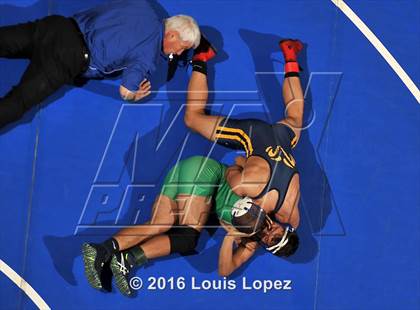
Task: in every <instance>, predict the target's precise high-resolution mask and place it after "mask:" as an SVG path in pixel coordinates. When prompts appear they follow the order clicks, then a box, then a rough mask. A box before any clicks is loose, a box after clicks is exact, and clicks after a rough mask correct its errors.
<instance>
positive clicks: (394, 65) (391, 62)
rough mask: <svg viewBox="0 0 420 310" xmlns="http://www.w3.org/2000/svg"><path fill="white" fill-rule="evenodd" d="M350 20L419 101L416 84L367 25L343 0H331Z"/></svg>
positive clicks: (418, 101)
mask: <svg viewBox="0 0 420 310" xmlns="http://www.w3.org/2000/svg"><path fill="white" fill-rule="evenodd" d="M331 2H332V3H334V4H335V5H336V6H337V7H338V8H339V9H340V10H341V11H342V12H343V13H344V14H345V15H346V16H347V17H348V18H349V19H350V20H351V22H352V23H353V24H354V25H355V26H356V27H357V28H358V29H359V30H360V31H361V32H362V33H363V35H364V36H365V37H366V38H367V39H368V40H369V42H370V43H372V45H373V46H374V47H375V48H376V50H377V51H378V52H379V54H381V55H382V57H383V58H384V59H385V61H386V62H387V63H388V64H389V65H390V66H391V68H392V70H394V71H395V73H396V74H397V75H398V76H399V78H400V79H401V81H403V83H404V84H405V86H406V87H407V88H408V90H409V91H410V92H411V93H412V94H413V96H414V98H416V100H417V103H420V91H419V89H418V88H417V86H416V84H414V82H413V81H412V80H411V78H410V77H409V76H408V74H407V73H406V72H405V71H404V69H403V68H402V67H401V66H400V64H399V63H398V62H397V60H396V59H395V58H394V56H392V54H391V53H390V52H389V51H388V50H387V48H386V47H385V46H384V45H383V44H382V42H381V41H379V39H378V38H377V37H376V35H375V34H374V33H373V32H372V31H371V30H370V29H369V27H368V26H366V24H365V23H364V22H363V21H362V20H361V19H360V18H359V16H357V15H356V13H354V12H353V10H352V9H351V8H350V7H349V6H348V5H347V4H346V3H345V2H344V1H343V0H331Z"/></svg>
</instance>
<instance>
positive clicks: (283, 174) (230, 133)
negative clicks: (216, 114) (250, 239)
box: [216, 119, 298, 213]
mask: <svg viewBox="0 0 420 310" xmlns="http://www.w3.org/2000/svg"><path fill="white" fill-rule="evenodd" d="M216 139H217V143H218V144H221V145H223V146H226V147H229V148H232V149H236V150H239V149H241V150H244V151H245V152H246V156H247V157H251V156H258V157H261V158H263V159H265V160H266V161H267V163H268V164H269V166H270V180H269V182H268V183H267V185H266V186H265V188H264V189H263V191H262V192H261V193H260V194H259V195H258V196H257V197H251V198H253V199H258V198H260V197H262V196H263V195H265V194H266V193H268V192H269V191H271V190H273V189H275V190H277V192H278V194H279V198H278V200H277V204H276V207H275V209H274V210H273V212H274V213H276V212H277V211H278V210H279V209H280V207H281V205H282V204H283V201H284V197H285V196H286V192H287V189H288V187H289V183H290V181H291V179H292V177H293V175H294V174H295V173H298V170H297V168H296V161H295V159H294V158H293V156H292V154H291V151H292V148H293V147H294V146H295V145H296V142H297V137H296V136H295V134H294V132H293V130H292V129H291V128H289V127H288V126H287V125H284V124H281V123H278V124H274V125H270V124H267V123H266V122H263V121H261V120H256V119H245V120H235V119H229V120H227V121H226V119H224V120H222V121H221V123H220V126H218V127H217V129H216Z"/></svg>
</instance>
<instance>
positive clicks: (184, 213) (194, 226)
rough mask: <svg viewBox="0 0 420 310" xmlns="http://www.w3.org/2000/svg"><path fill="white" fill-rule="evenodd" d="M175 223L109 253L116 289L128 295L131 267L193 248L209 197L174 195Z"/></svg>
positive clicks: (205, 216)
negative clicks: (177, 215)
mask: <svg viewBox="0 0 420 310" xmlns="http://www.w3.org/2000/svg"><path fill="white" fill-rule="evenodd" d="M176 200H177V205H178V212H179V225H176V226H174V227H173V228H172V229H171V230H170V231H168V232H167V233H165V234H160V235H158V236H154V237H153V238H151V239H148V240H146V241H145V242H143V243H141V244H139V245H137V246H135V247H133V248H131V249H129V250H126V251H123V252H121V253H119V254H115V255H113V256H112V259H111V263H110V267H111V270H112V274H113V275H114V277H115V282H116V284H117V288H118V289H119V291H120V292H121V293H122V294H123V295H126V296H131V295H132V293H133V292H132V288H131V287H130V278H129V274H130V272H131V270H132V268H134V267H139V266H142V265H144V264H145V263H147V261H148V260H150V259H153V258H157V257H162V256H166V255H169V254H172V253H180V254H188V253H191V252H193V251H194V249H195V247H196V245H197V242H198V238H199V236H200V231H201V229H202V228H203V226H204V224H205V222H206V221H207V218H208V215H209V212H210V208H211V199H209V198H208V197H203V196H194V195H178V197H177V199H176Z"/></svg>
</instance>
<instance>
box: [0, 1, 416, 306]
mask: <svg viewBox="0 0 420 310" xmlns="http://www.w3.org/2000/svg"><path fill="white" fill-rule="evenodd" d="M100 2H102V1H99V0H95V1H94V0H84V1H82V0H0V25H9V24H15V23H19V22H25V21H28V20H33V19H35V18H39V17H43V16H45V15H52V14H61V15H66V16H68V15H72V14H73V13H75V12H77V11H79V10H82V9H85V8H88V7H91V6H94V5H95V4H98V3H100ZM160 4H161V13H162V15H166V14H169V15H174V14H180V13H183V14H187V15H191V16H193V17H194V18H196V19H197V21H198V23H199V24H200V25H201V26H202V29H203V31H204V33H205V34H206V35H207V37H209V39H210V41H212V42H214V44H215V45H216V46H217V47H218V48H219V55H218V58H217V59H216V61H214V63H215V65H214V70H213V69H211V67H210V75H209V89H210V90H211V91H212V93H211V96H210V104H209V106H210V107H211V109H212V111H214V112H215V113H222V114H231V115H233V116H237V117H242V118H245V117H248V118H249V117H253V118H259V119H263V120H267V121H269V122H274V121H277V120H279V119H280V118H281V117H282V115H283V114H282V113H283V101H282V95H281V83H282V81H283V72H282V71H283V58H282V56H281V53H280V51H279V48H278V46H277V42H278V41H279V40H280V39H281V38H285V37H292V38H300V39H301V40H302V41H303V42H305V43H306V49H305V52H304V55H303V57H302V58H301V59H303V62H302V67H303V68H304V70H305V71H304V72H303V74H302V84H303V87H304V89H305V124H306V125H307V127H308V128H307V130H305V131H303V133H302V136H301V139H300V142H299V145H298V147H297V148H296V153H295V155H296V156H295V157H296V160H297V163H298V167H299V170H300V173H301V191H302V196H301V204H300V210H301V224H300V227H299V235H300V239H301V245H300V248H299V250H298V251H297V253H296V254H295V255H294V256H292V257H290V258H288V259H287V260H284V259H279V258H277V257H274V256H272V255H270V254H269V253H266V252H264V251H263V250H261V251H259V252H258V255H255V257H253V259H252V260H251V261H250V262H248V263H247V264H246V265H245V266H244V267H243V268H241V269H240V270H238V271H237V272H235V273H234V274H233V276H231V277H229V278H227V279H226V278H221V277H220V276H219V275H218V274H217V260H218V251H219V248H220V245H221V241H222V239H223V236H224V232H223V231H222V229H218V230H217V231H216V232H215V233H214V234H210V233H208V232H206V231H204V233H203V234H202V236H201V238H200V242H199V253H198V254H197V255H192V256H185V257H184V256H178V255H172V256H170V257H167V258H164V259H159V260H155V261H153V262H151V263H150V264H148V265H147V266H146V267H145V268H141V269H139V270H138V271H137V272H136V276H137V277H138V281H137V282H136V283H137V284H138V285H140V284H142V287H141V288H140V289H139V290H138V291H137V295H136V296H135V297H134V298H126V297H123V296H122V295H121V294H119V293H118V292H117V291H116V289H115V287H114V289H113V291H112V292H111V293H108V294H105V293H101V292H99V291H96V290H94V289H92V288H91V287H90V286H89V284H88V282H87V280H86V279H85V277H84V273H83V262H82V258H81V256H80V255H81V244H82V243H83V242H86V241H94V242H95V241H103V240H105V239H106V238H108V237H109V236H110V235H111V234H112V233H114V232H115V231H117V230H118V227H121V226H124V225H132V224H136V223H142V222H144V221H146V220H147V219H149V218H150V211H151V204H152V202H153V200H154V197H155V195H156V194H157V193H158V192H159V189H160V185H161V182H162V181H163V177H164V176H165V174H166V173H167V172H168V170H169V169H170V167H172V165H173V164H174V163H175V162H176V161H177V160H178V159H179V158H187V157H189V156H191V155H204V156H206V155H209V156H210V157H212V158H214V159H216V160H220V161H222V162H224V163H226V164H231V163H232V162H233V158H234V156H235V155H236V153H235V152H232V151H230V150H228V149H225V148H223V147H221V146H216V147H212V144H211V143H210V142H208V141H206V140H205V139H204V138H202V137H200V136H198V135H196V134H193V133H191V132H190V131H189V130H187V128H186V127H185V125H184V121H183V116H184V111H185V106H184V104H185V99H186V93H185V91H186V89H187V83H188V80H189V75H190V72H189V70H186V69H182V68H181V69H178V71H177V72H176V75H175V77H174V79H173V80H172V81H170V82H169V83H165V78H166V67H165V66H163V65H162V67H160V68H158V70H157V72H156V74H155V75H154V77H153V79H152V85H153V91H154V92H153V94H152V95H151V96H149V97H148V98H147V99H145V100H143V101H142V103H140V104H123V103H124V102H123V101H122V100H121V99H120V97H119V94H118V86H119V82H120V81H119V80H108V81H90V82H89V83H88V84H87V85H85V86H84V87H83V88H73V87H70V86H69V87H64V88H62V89H61V90H60V91H59V92H57V93H56V94H55V95H53V96H52V97H50V98H48V100H46V101H45V102H43V104H42V107H41V108H40V109H38V108H37V109H33V110H31V111H30V112H29V113H27V114H26V115H25V116H24V118H23V119H22V120H21V121H19V122H18V123H16V124H13V125H11V126H8V127H7V128H5V129H4V130H2V131H1V132H0V210H1V213H0V227H1V232H0V308H1V309H33V308H36V307H37V305H38V307H41V308H47V307H50V308H52V309H168V308H176V309H214V308H216V309H256V308H259V309H419V307H420V304H419V303H420V292H419V279H420V274H419V270H420V269H419V262H420V252H419V244H420V230H419V206H420V191H419V188H420V182H419V179H420V164H419V162H420V160H419V153H420V139H419V133H420V105H419V91H418V89H417V87H416V85H419V78H420V70H419V69H420V68H419V65H420V61H419V50H420V40H419V37H420V30H419V18H420V13H419V12H420V2H419V1H415V0H412V1H397V0H387V1H355V0H346V1H340V0H337V1H329V0H322V1H321V0H311V1H309V0H301V1H294V0H290V1H286V0H284V1H283V0H282V1H278V0H271V1H259V0H253V1H250V0H241V1H236V0H216V1H210V0H202V1H174V0H163V1H161V2H160ZM336 4H337V5H336ZM26 65H27V62H26V61H23V60H6V59H1V60H0V72H1V74H0V94H1V96H3V95H4V94H5V93H6V92H7V91H8V90H9V89H10V88H11V87H12V86H13V85H14V84H15V83H16V82H17V81H18V80H19V78H20V76H21V74H22V72H23V70H24V68H25V66H26ZM13 281H15V283H14V282H13ZM140 281H142V283H140Z"/></svg>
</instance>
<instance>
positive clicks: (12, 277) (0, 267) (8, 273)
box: [0, 259, 51, 310]
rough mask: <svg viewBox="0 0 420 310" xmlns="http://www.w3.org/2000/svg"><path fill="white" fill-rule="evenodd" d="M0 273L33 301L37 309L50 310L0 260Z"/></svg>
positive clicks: (31, 289) (19, 277)
mask: <svg viewBox="0 0 420 310" xmlns="http://www.w3.org/2000/svg"><path fill="white" fill-rule="evenodd" d="M0 271H1V272H3V273H4V274H5V275H6V277H8V278H9V279H10V280H11V281H12V282H13V283H14V284H16V286H17V287H19V288H20V289H21V290H22V291H24V292H25V294H26V295H27V296H28V297H29V298H30V299H31V300H32V301H33V303H34V304H35V305H36V306H37V307H38V308H39V309H43V310H46V309H51V308H50V307H49V306H48V305H47V303H46V302H45V301H44V300H43V299H42V298H41V296H39V294H38V293H37V292H36V291H35V290H34V289H33V288H32V286H31V285H30V284H29V283H28V282H26V281H25V280H24V279H23V278H22V277H21V276H19V275H18V274H17V273H16V272H15V271H14V270H13V269H12V268H10V267H9V265H7V264H6V263H5V262H4V261H3V260H1V259H0Z"/></svg>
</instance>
